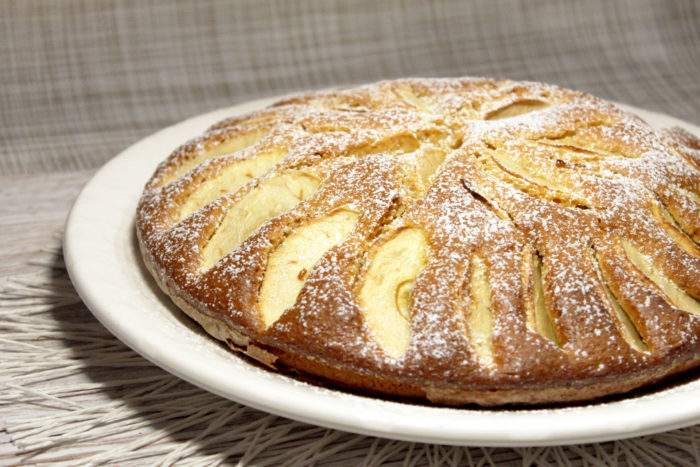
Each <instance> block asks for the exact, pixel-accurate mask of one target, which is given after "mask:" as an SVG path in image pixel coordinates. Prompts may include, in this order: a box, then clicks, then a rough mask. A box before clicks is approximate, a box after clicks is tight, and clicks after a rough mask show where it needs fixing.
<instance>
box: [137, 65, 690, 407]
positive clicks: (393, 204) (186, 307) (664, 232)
mask: <svg viewBox="0 0 700 467" xmlns="http://www.w3.org/2000/svg"><path fill="white" fill-rule="evenodd" d="M163 156H164V158H165V156H166V155H165V154H164V155H163ZM137 234H138V238H139V244H140V247H141V251H142V254H143V258H144V260H145V263H146V265H147V267H148V269H149V270H150V271H151V273H152V274H153V276H154V277H155V279H156V281H157V282H158V284H159V285H160V287H161V288H162V289H163V290H164V291H165V292H166V293H167V294H168V295H169V296H170V297H171V298H172V300H173V301H174V302H175V303H176V304H177V305H178V306H179V307H180V308H181V309H182V310H183V311H184V312H185V313H187V314H188V315H189V316H190V317H192V318H193V319H194V320H196V321H197V322H198V323H199V324H200V325H201V326H202V327H203V328H204V329H205V330H206V331H207V332H208V333H209V334H211V335H212V336H213V337H215V338H217V339H220V340H222V341H224V342H226V343H227V344H228V345H229V346H230V347H231V348H232V349H234V350H236V351H240V352H243V353H245V354H246V355H248V356H249V357H252V358H253V359H255V360H257V361H259V362H262V363H263V364H265V365H267V366H269V367H272V368H274V369H276V370H278V371H283V372H286V373H288V374H291V373H295V374H298V375H302V376H303V377H305V378H311V379H312V380H314V381H318V382H319V383H321V384H330V385H333V386H336V387H343V388H349V389H352V390H356V391H361V392H363V393H371V394H375V395H383V396H388V397H400V398H410V399H412V400H424V401H426V400H427V401H430V402H432V403H437V404H450V405H461V404H472V403H473V404H479V405H487V406H494V405H504V404H547V403H560V402H577V401H588V400H591V399H594V398H599V397H602V396H606V395H610V394H618V393H623V392H626V391H630V390H632V389H635V388H639V387H642V386H647V385H650V384H653V383H656V382H658V381H660V380H662V379H664V378H667V377H669V376H671V375H674V374H678V373H680V372H684V371H689V370H690V369H692V368H694V367H696V366H697V365H698V364H700V341H699V338H700V246H699V245H700V140H698V139H697V138H696V137H695V136H693V135H691V134H689V133H688V132H686V131H684V130H682V129H679V128H673V129H668V130H655V129H653V128H651V127H650V126H649V125H647V124H646V123H645V122H644V121H642V120H641V119H640V118H638V117H636V116H634V115H631V114H629V113H627V112H625V111H623V110H621V109H620V108H618V107H616V106H615V105H613V104H611V103H608V102H605V101H603V100H600V99H598V98H595V97H593V96H590V95H588V94H584V93H581V92H574V91H570V90H566V89H562V88H559V87H556V86H552V85H546V84H541V83H530V82H513V81H508V80H491V79H475V78H463V79H405V80H398V81H384V82H379V83H375V84H370V85H366V86H361V87H355V88H348V89H341V90H332V91H323V92H318V93H311V94H304V95H300V96H298V97H293V98H289V99H286V100H284V101H281V102H278V103H276V104H274V105H273V106H271V107H269V108H266V109H263V110H260V111H257V112H254V113H251V114H248V115H244V116H234V117H231V118H229V119H227V120H224V121H222V122H220V123H217V124H216V125H214V126H212V127H211V128H210V129H208V130H207V131H206V133H204V134H203V135H202V136H200V137H198V138H196V139H194V140H192V141H189V142H187V143H185V144H184V145H182V146H181V147H179V148H178V149H176V150H175V151H174V152H173V153H172V154H170V156H168V157H167V158H166V159H165V161H164V162H163V163H161V164H160V166H159V167H158V168H157V170H156V171H155V173H154V175H153V177H152V178H151V179H150V180H149V181H148V183H147V185H146V187H145V190H144V192H143V195H142V198H141V200H140V203H139V206H138V212H137Z"/></svg>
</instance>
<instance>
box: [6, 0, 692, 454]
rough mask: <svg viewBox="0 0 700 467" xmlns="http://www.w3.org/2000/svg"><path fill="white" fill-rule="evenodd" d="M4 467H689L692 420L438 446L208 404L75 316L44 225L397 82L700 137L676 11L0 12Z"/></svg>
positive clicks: (535, 6)
mask: <svg viewBox="0 0 700 467" xmlns="http://www.w3.org/2000/svg"><path fill="white" fill-rule="evenodd" d="M0 63H2V66H0V238H2V239H3V241H2V242H0V355H1V356H2V357H1V358H0V465H49V464H51V465H55V464H58V465H61V464H65V465H102V464H113V465H219V464H223V465H229V464H233V465H236V464H238V465H407V466H412V465H615V464H618V463H619V464H621V465H693V466H694V465H699V464H700V448H699V447H698V446H699V445H700V425H698V426H695V427H689V428H685V429H681V430H675V431H671V432H668V433H663V434H658V435H654V436H648V437H643V438H633V439H629V440H620V441H615V442H609V443H601V444H588V445H576V446H563V447H552V448H544V447H541V448H537V447H535V448H522V449H514V448H497V449H496V448H482V447H449V446H438V445H426V444H419V443H406V442H398V441H391V440H384V439H377V438H372V437H366V436H358V435H353V434H348V433H343V432H339V431H335V430H329V429H324V428H319V427H314V426H311V425H305V424H302V423H298V422H294V421H291V420H287V419H284V418H280V417H276V416H272V415H268V414H265V413H263V412H259V411H257V410H254V409H250V408H247V407H244V406H241V405H239V404H236V403H233V402H230V401H228V400H225V399H221V398H219V397H217V396H214V395H212V394H209V393H207V392H205V391H203V390H201V389H198V388H196V387H194V386H191V385H189V384H188V383H185V382H182V381H180V380H179V379H178V378H176V377H174V376H171V375H169V374H168V373H166V372H165V371H163V370H161V369H159V368H157V367H154V366H153V365H152V364H150V363H149V362H148V361H146V360H145V359H143V358H141V357H140V356H139V355H137V354H135V353H134V352H133V351H131V350H130V349H128V348H127V347H126V346H124V345H123V344H121V343H120V342H119V341H118V340H117V339H116V338H114V337H113V336H112V335H111V334H110V333H109V332H108V331H107V330H105V329H104V328H103V327H102V326H101V325H100V324H99V323H98V322H97V321H96V320H95V319H94V318H93V317H92V315H91V314H90V313H89V312H88V310H87V309H86V307H85V306H84V305H83V304H82V302H81V301H80V298H79V297H78V296H77V295H76V293H75V291H74V289H73V287H72V285H71V283H70V280H69V279H68V277H67V274H66V271H65V268H64V265H63V262H62V257H61V253H60V242H61V230H62V224H63V222H64V219H65V216H66V214H67V212H68V209H69V207H70V204H71V202H72V201H73V200H74V199H75V197H76V196H77V194H78V192H79V190H80V187H81V186H82V185H83V184H84V183H85V182H86V181H87V180H88V179H89V177H90V176H91V175H92V174H93V173H94V170H95V169H97V168H98V167H100V166H101V165H102V164H104V163H105V162H106V161H107V160H108V159H109V158H111V157H113V156H114V155H115V154H117V153H118V152H120V151H121V150H122V149H124V148H125V147H126V146H128V145H130V144H131V143H133V142H135V141H137V140H139V139H141V138H142V137H144V136H146V135H148V134H150V133H152V132H154V131H156V130H158V129H160V128H162V127H164V126H167V125H170V124H172V123H175V122H178V121H180V120H182V119H184V118H187V117H191V116H193V115H197V114H200V113H203V112H206V111H209V110H212V109H215V108H219V107H227V106H231V105H234V104H236V103H239V102H244V101H247V100H251V99H254V98H258V97H263V96H269V95H277V94H283V93H288V92H292V91H298V90H305V89H314V88H324V87H331V86H338V85H344V84H352V83H361V82H370V81H375V80H379V79H388V78H397V77H402V76H462V75H470V76H493V77H507V78H512V79H527V80H537V81H545V82H550V83H554V84H559V85H562V86H565V87H569V88H574V89H578V90H582V91H587V92H591V93H593V94H596V95H598V96H600V97H604V98H607V99H612V100H616V101H620V102H624V103H628V104H632V105H636V106H639V107H643V108H647V109H650V110H656V111H661V112H664V113H667V114H670V115H673V116H675V117H678V118H681V119H684V120H687V121H689V122H691V123H695V124H700V101H699V99H698V95H700V80H699V79H698V76H700V4H698V3H697V1H694V0H688V1H660V0H659V1H653V0H629V1H606V0H592V1H586V2H573V1H572V2H567V1H554V0H552V1H544V0H533V1H522V2H515V1H505V0H488V1H434V2H426V1H420V0H406V1H398V0H397V1H380V2H376V1H354V2H349V1H342V2H341V1H323V0H318V1H299V2H284V1H233V2H232V1H215V0H201V1H198V2H185V1H181V2H180V1H174V2H173V1H165V0H163V1H156V0H150V1H121V2H114V1H88V0H84V1H67V0H66V1H56V2H48V1H33V0H23V1H19V0H18V1H7V0H0Z"/></svg>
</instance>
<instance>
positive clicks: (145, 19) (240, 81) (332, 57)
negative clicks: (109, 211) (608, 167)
mask: <svg viewBox="0 0 700 467" xmlns="http://www.w3.org/2000/svg"><path fill="white" fill-rule="evenodd" d="M0 63H2V66H0V83H2V86H0V103H2V104H1V105H0V154H1V155H2V157H1V158H0V173H5V174H8V173H37V172H50V171H55V170H79V169H89V168H96V167H99V166H100V165H102V164H103V163H104V162H105V161H106V160H108V159H109V158H110V157H112V156H114V155H115V154H117V153H118V152H119V151H121V150H122V149H123V148H124V147H126V146H127V145H129V144H131V143H133V142H134V141H137V140H139V139H141V138H142V137H144V136H146V135H148V134H150V133H152V132H154V131H156V130H158V129H160V128H162V127H164V126H167V125H170V124H172V123H175V122H178V121H180V120H183V119H184V118H187V117H191V116H193V115H198V114H200V113H203V112H206V111H209V110H213V109H216V108H220V107H229V106H231V105H233V104H236V103H239V102H242V101H247V100H251V99H253V98H257V97H261V96H269V95H279V94H284V93H287V92H290V91H295V90H304V89H317V88H325V87H330V86H338V85H342V84H347V83H361V82H370V81H375V80H379V79H387V78H396V77H403V76H491V77H505V78H511V79H525V80H537V81H544V82H549V83H553V84H559V85H562V86H565V87H570V88H574V89H577V90H581V91H587V92H592V93H593V94H596V95H598V96H600V97H603V98H607V99H612V100H616V101H619V102H625V103H628V104H632V105H636V106H638V107H642V108H648V109H649V110H657V111H662V112H665V113H668V114H670V115H673V116H675V117H678V118H682V119H685V120H689V121H690V122H692V123H696V124H698V123H700V106H698V105H697V96H698V95H699V94H700V80H698V79H697V77H698V76H700V7H699V6H698V2H697V1H695V0H667V1H658V0H622V1H620V0H590V1H586V2H567V1H545V0H526V1H510V0H478V1H466V2H465V1H460V0H450V1H431V2H425V1H423V0H391V1H388V0H387V1H381V2H375V1H371V0H362V1H350V2H347V1H327V0H313V1H312V0H309V1H295V2H287V1H281V0H280V1H267V0H266V1H257V0H249V1H228V0H200V1H197V2H189V1H187V2H186V1H167V0H143V1H133V0H132V1H122V2H111V1H105V0H98V1H92V0H73V1H70V2H67V1H64V2H46V1H41V0H19V1H8V0H0Z"/></svg>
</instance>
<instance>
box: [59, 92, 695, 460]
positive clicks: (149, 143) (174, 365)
mask: <svg viewBox="0 0 700 467" xmlns="http://www.w3.org/2000/svg"><path fill="white" fill-rule="evenodd" d="M284 97H286V96H273V97H267V98H263V99H256V100H252V101H248V102H243V103H240V104H237V105H234V106H231V107H226V108H221V109H216V110H213V111H210V112H206V113H203V114H200V115H197V116H194V117H192V118H189V119H186V120H183V121H181V122H178V123H176V124H174V125H171V126H168V127H166V128H163V129H162V130H160V131H157V132H156V133H153V134H151V135H150V136H147V137H145V138H143V139H141V140H139V141H138V142H136V143H134V144H133V145H131V146H129V147H128V148H126V149H125V150H123V151H122V152H120V153H119V154H118V155H116V156H115V157H114V158H112V159H111V160H110V161H108V162H107V163H106V164H105V165H104V166H102V168H100V169H99V170H98V171H97V172H96V173H95V174H94V175H93V177H92V178H91V179H90V180H89V181H88V183H87V184H86V185H85V186H84V187H83V189H82V190H81V192H80V194H79V195H78V197H77V198H76V200H75V202H74V203H73V206H72V207H71V209H70V212H69V214H68V217H67V220H66V225H65V233H64V238H63V252H64V258H65V264H66V269H67V271H68V274H69V276H70V278H71V281H72V282H73V284H74V287H75V289H76V291H77V293H78V295H79V296H80V297H81V299H82V300H83V302H84V303H85V305H86V306H87V307H88V309H89V310H90V311H91V312H92V314H93V315H94V316H95V317H96V318H97V319H98V320H99V321H100V322H101V323H102V324H103V325H104V326H105V327H106V328H107V329H108V330H109V331H110V332H111V333H112V334H113V335H115V336H116V337H117V338H118V339H119V340H121V341H122V342H123V343H125V344H126V345H127V346H129V347H130V348H132V349H133V350H134V351H136V352H137V353H139V354H140V355H142V356H143V357H145V358H146V359H147V360H149V361H151V362H152V363H154V364H155V365H157V366H159V367H161V368H163V369H165V370H166V371H168V372H170V373H172V374H174V375H176V376H178V377H179V378H181V379H183V380H186V381H188V382H190V383H191V384H194V385H196V386H199V387H202V388H203V389H205V390H208V391H210V392H213V393H215V394H218V395H219V396H221V397H224V398H227V399H229V400H233V401H236V402H238V403H241V404H244V405H247V406H251V407H254V408H256V409H259V410H262V411H265V412H268V413H273V414H276V415H279V416H283V417H286V418H290V419H294V420H298V421H301V422H305V423H311V424H314V425H319V426H324V427H328V428H333V429H339V430H343V431H348V432H353V433H357V434H363V435H370V436H380V437H384V438H391V439H398V440H404V441H413V442H429V443H440V444H450V445H480V446H493V447H497V446H502V447H525V446H551V445H565V444H574V443H590V442H601V441H610V440H615V439H623V438H629V437H634V436H641V435H648V434H652V433H658V432H662V431H667V430H671V429H676V428H681V427H685V426H689V425H692V424H694V423H697V422H698V421H700V406H698V405H697V403H696V399H694V398H693V397H692V396H693V395H697V394H700V380H696V381H693V382H690V383H685V384H683V385H681V386H686V385H692V384H693V383H698V384H696V385H695V386H697V387H692V388H691V389H690V390H687V391H677V392H676V391H674V392H672V391H670V390H662V391H659V392H658V393H653V394H648V395H643V396H640V397H635V398H632V399H622V400H618V401H613V402H604V403H597V404H591V405H586V406H574V407H561V408H546V409H478V408H449V407H432V406H425V405H414V404H410V403H404V402H396V401H391V400H385V399H377V398H372V397H371V396H363V395H359V394H350V393H347V392H344V391H342V390H336V389H328V388H320V387H316V386H310V385H308V384H306V383H299V382H298V381H296V380H294V379H292V378H290V377H288V376H286V375H283V374H279V373H272V372H268V373H271V374H270V375H268V376H270V378H267V379H265V378H261V377H260V375H259V374H257V373H256V372H257V371H261V370H260V369H257V370H255V371H252V370H251V372H249V373H246V371H247V370H246V368H245V367H246V366H250V367H251V369H252V368H254V366H253V365H252V364H251V363H248V362H245V361H244V360H243V359H242V357H236V358H237V361H241V362H244V364H243V366H242V368H243V373H244V375H243V376H245V377H247V378H249V380H250V379H252V381H253V382H255V383H256V384H265V385H268V384H269V385H270V386H269V387H256V386H255V384H253V385H245V384H241V383H240V382H238V383H237V382H236V381H232V380H231V377H230V376H227V375H222V374H211V373H212V370H211V369H209V370H207V369H205V366H204V365H201V364H200V365H197V364H195V363H196V361H193V360H188V359H185V360H178V357H181V356H183V355H185V356H186V353H183V349H177V348H176V349H175V352H174V353H172V352H164V351H162V349H161V348H159V347H158V346H157V344H159V343H162V342H167V338H168V337H172V336H168V335H167V334H166V336H165V338H166V339H165V341H163V336H160V335H158V334H156V335H157V336H158V337H157V338H155V340H153V339H154V338H153V337H152V336H144V335H143V332H140V330H139V329H138V328H139V326H138V325H136V326H134V324H132V323H128V322H124V318H123V312H124V310H123V309H121V310H120V309H118V304H116V303H115V302H112V301H107V300H105V296H104V293H105V284H101V283H98V282H97V277H102V276H101V275H100V274H96V273H97V272H98V271H96V270H95V268H96V265H100V264H102V265H104V264H105V260H107V259H109V260H112V261H114V260H115V259H116V261H117V263H119V259H120V257H119V256H114V255H116V254H117V253H116V251H112V250H116V248H111V249H110V247H109V245H107V244H105V243H104V242H107V241H114V240H118V241H123V240H124V237H123V236H124V235H132V234H133V229H129V230H130V232H129V233H128V234H125V233H124V231H125V230H126V229H122V231H110V230H109V229H110V228H111V227H112V226H111V225H110V224H109V222H105V224H104V225H105V226H106V227H105V226H102V227H100V226H96V225H94V223H91V221H92V220H95V219H94V218H95V212H94V211H95V209H96V207H97V206H96V203H99V202H101V201H105V200H107V201H110V200H111V201H112V204H111V206H112V207H115V206H116V207H117V208H120V209H123V210H125V209H126V208H127V207H128V206H126V204H129V206H131V204H133V198H130V199H128V200H125V199H123V198H119V197H117V199H116V205H115V203H114V201H115V198H114V197H112V198H111V199H110V198H109V196H108V195H109V193H110V192H109V191H108V190H117V189H119V188H116V185H115V179H116V177H115V175H118V174H120V171H124V170H127V169H128V168H130V167H131V168H134V167H136V168H138V166H134V164H138V162H139V161H138V160H137V159H139V158H143V155H142V153H143V152H144V151H150V150H151V149H152V147H155V146H163V145H170V146H172V147H171V150H172V149H174V148H175V147H177V146H178V145H180V144H182V143H184V142H185V141H187V140H188V139H191V138H193V137H195V136H197V135H198V134H201V132H202V131H204V129H206V128H207V127H208V126H209V125H210V124H213V123H215V122H217V121H219V120H221V119H223V118H225V117H229V116H234V115H242V114H245V113H248V112H250V111H253V110H257V109H261V108H263V107H266V106H267V105H269V104H271V103H273V102H276V101H278V100H280V99H282V98H284ZM618 105H619V106H620V107H622V108H623V109H625V110H627V111H631V112H633V113H635V114H637V115H639V116H640V117H642V118H643V119H645V120H647V121H648V122H649V123H650V124H651V125H652V126H653V127H655V128H668V127H671V126H680V127H682V128H685V129H686V130H688V131H690V132H692V133H694V134H696V135H700V127H697V126H695V125H694V124H692V123H689V122H685V121H682V120H679V119H676V118H674V117H671V116H668V115H665V114H662V113H658V112H654V111H648V110H644V109H641V108H637V107H634V106H630V105H624V104H618ZM166 156H167V153H165V154H163V153H159V155H158V158H157V162H156V164H157V163H159V162H160V161H162V160H163V159H165V157H166ZM151 158H152V159H154V160H156V158H155V156H151ZM152 162H153V161H151V160H150V159H149V160H148V163H149V164H151V163H152ZM141 163H142V164H144V162H141ZM149 167H150V169H149V170H145V167H144V168H143V172H144V173H146V172H147V173H148V177H150V174H152V173H153V171H154V170H155V165H152V166H149ZM122 175H123V174H122ZM147 179H148V178H146V179H144V180H142V183H141V184H140V187H139V190H138V192H136V193H134V194H133V196H135V198H136V200H138V198H139V197H140V195H141V191H142V188H143V184H145V182H146V180H147ZM129 183H130V185H135V184H136V181H135V180H131V181H129ZM105 197H106V198H105ZM134 208H135V205H134ZM102 212H103V213H104V212H107V210H104V209H102ZM118 212H119V213H120V214H122V215H125V214H126V211H124V212H121V211H118ZM134 214H135V211H134V212H132V217H133V215H134ZM106 220H107V221H110V220H112V219H106ZM119 225H122V226H123V224H119ZM129 225H130V226H132V227H133V223H131V224H129ZM100 228H102V229H103V230H104V229H106V230H107V233H111V234H112V235H113V237H100V236H98V237H97V240H94V239H95V236H94V234H95V233H96V232H101V233H105V232H104V231H102V230H100ZM91 238H92V239H93V240H92V241H93V243H92V244H91V243H90V239H91ZM86 240H87V241H86ZM95 242H97V243H95ZM99 242H103V243H99ZM112 246H116V244H115V245H112ZM132 247H133V245H132ZM110 252H111V253H110ZM132 253H133V252H132ZM110 254H112V256H110ZM100 255H102V256H100ZM104 255H107V257H104ZM121 259H122V262H123V261H124V259H123V258H121ZM139 260H140V258H137V261H139ZM119 265H120V266H125V265H124V264H119ZM132 266H133V265H132ZM137 267H138V266H137ZM100 272H102V273H104V271H100ZM118 279H121V280H126V281H127V284H129V285H132V286H133V285H137V286H138V285H139V284H135V283H134V282H133V278H129V277H125V276H120V277H119V278H118ZM129 280H132V281H131V282H129ZM140 285H141V286H142V285H143V284H140ZM149 287H150V286H149ZM101 294H103V295H101ZM161 294H162V292H161ZM163 297H165V295H164V294H163ZM163 297H161V298H163ZM136 303H137V304H138V301H137V302H136ZM141 305H144V303H143V302H142V303H141ZM182 315H183V316H184V313H182ZM188 319H189V318H188ZM157 332H158V333H162V332H164V331H163V329H158V330H157ZM204 339H207V340H208V341H210V342H211V344H212V345H219V344H218V343H216V342H214V339H213V338H209V337H208V336H206V337H204ZM181 345H182V344H181ZM185 345H187V346H188V347H186V348H187V349H189V350H192V348H191V347H192V345H190V344H189V343H186V344H185ZM201 345H203V346H205V347H206V346H207V345H208V344H206V343H204V342H203V343H201ZM227 353H228V352H227ZM220 363H221V362H215V363H212V365H213V366H214V368H215V369H222V368H224V369H225V368H227V365H225V364H224V366H223V367H222V365H221V364H220ZM229 366H230V365H229ZM236 369H237V370H240V369H241V368H236ZM235 379H236V378H234V380H235ZM241 379H242V378H241ZM277 390H282V391H283V392H282V394H284V395H283V396H282V397H280V395H279V393H277V392H276V391H277ZM292 397H299V398H301V399H297V400H295V401H292V400H290V399H291V398H292ZM299 401H301V403H299ZM640 405H641V406H642V408H643V409H644V410H646V412H644V411H642V410H639V409H640V407H639V406H640ZM689 407H698V408H697V409H695V411H693V410H688V408H689ZM642 412H644V415H642ZM616 415H623V418H617V422H616V423H614V424H613V423H609V422H608V420H610V419H611V417H612V419H615V416H616ZM387 416H391V417H390V419H388V418H387ZM596 418H597V420H596ZM650 420H651V421H650ZM582 422H583V423H582Z"/></svg>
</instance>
